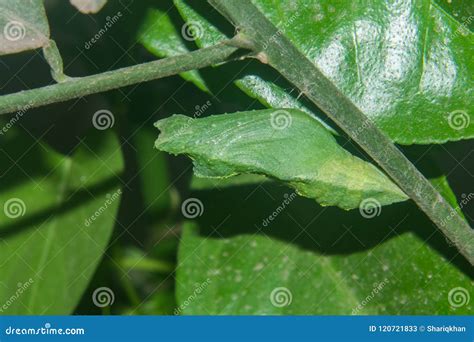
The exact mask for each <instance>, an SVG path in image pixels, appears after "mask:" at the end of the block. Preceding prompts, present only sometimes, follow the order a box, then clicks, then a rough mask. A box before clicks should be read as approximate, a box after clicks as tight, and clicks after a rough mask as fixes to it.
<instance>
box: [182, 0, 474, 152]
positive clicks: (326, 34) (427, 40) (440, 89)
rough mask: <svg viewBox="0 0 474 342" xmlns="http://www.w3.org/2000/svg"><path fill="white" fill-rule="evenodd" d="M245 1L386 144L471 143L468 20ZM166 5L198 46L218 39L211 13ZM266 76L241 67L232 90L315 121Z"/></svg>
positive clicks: (394, 8)
mask: <svg viewBox="0 0 474 342" xmlns="http://www.w3.org/2000/svg"><path fill="white" fill-rule="evenodd" d="M254 3H255V5H256V6H257V7H258V8H259V9H260V10H261V11H262V12H263V13H264V14H265V15H266V16H267V17H268V19H269V20H270V21H272V22H273V23H274V24H275V25H276V26H277V27H278V28H279V29H280V30H281V32H283V33H285V34H286V35H287V36H288V38H289V39H290V40H291V41H292V42H293V43H294V44H295V46H296V47H298V48H299V49H300V50H301V51H302V52H303V53H305V54H306V56H307V57H308V58H309V59H310V60H312V61H314V63H315V64H316V65H317V66H318V67H319V68H320V69H321V70H322V72H323V73H324V74H325V75H326V76H327V77H328V78H329V79H330V80H331V81H333V82H334V83H335V84H336V86H337V87H338V88H339V89H340V90H341V91H342V92H343V93H344V94H345V95H346V96H347V97H349V98H350V99H351V100H352V101H353V102H354V103H355V104H356V105H357V106H359V108H360V109H361V110H362V111H363V112H364V113H365V114H366V115H367V116H368V117H370V118H371V119H372V120H373V121H374V123H375V124H376V125H377V126H378V127H379V128H380V129H382V130H383V131H384V132H385V133H387V134H388V135H389V136H390V138H391V139H392V140H393V141H395V142H398V143H401V144H413V143H418V144H429V143H443V142H446V141H454V140H460V139H468V138H473V137H474V124H473V123H472V122H474V113H473V111H472V110H473V108H474V103H473V96H472V95H473V94H472V90H473V84H474V81H473V75H474V62H473V59H472V46H473V44H474V35H473V34H472V32H471V31H470V30H469V28H468V27H467V26H468V23H469V24H470V23H471V21H470V20H468V19H469V18H470V17H471V16H472V14H473V13H465V16H464V18H467V19H465V20H463V22H460V21H457V20H456V18H455V17H452V16H450V15H449V14H447V13H446V12H445V11H443V10H442V9H441V8H440V7H439V5H438V4H437V3H436V2H435V1H433V0H420V1H402V2H389V3H387V2H386V1H383V0H376V1H370V2H368V3H366V2H363V1H352V0H344V1H340V2H337V3H332V2H327V1H312V0H311V1H310V0H296V1H293V0H282V1H271V0H256V1H255V2H254ZM175 4H176V6H177V7H178V10H179V11H180V13H181V14H182V16H183V17H184V19H185V20H186V21H187V22H188V23H194V24H195V25H199V26H200V27H201V29H202V30H201V31H202V34H201V35H199V37H198V39H197V40H196V42H197V43H198V45H200V46H203V47H205V46H210V45H213V44H215V43H217V42H219V41H222V40H223V39H225V38H226V37H227V36H226V35H225V34H224V33H223V32H222V31H221V29H222V27H225V26H216V25H214V23H215V20H216V19H218V18H219V17H220V14H219V13H217V12H216V11H214V10H213V9H211V8H209V6H207V5H206V4H205V3H200V2H195V3H192V4H191V3H190V2H187V1H183V0H175ZM458 16H459V19H460V20H462V17H461V16H460V15H459V13H458ZM275 34H277V33H275ZM267 44H272V42H271V41H270V42H267ZM232 76H233V75H232ZM275 78H276V76H275V74H273V73H271V72H269V70H260V71H258V72H252V70H250V72H249V73H248V74H247V75H245V76H244V77H242V78H240V79H239V80H237V81H236V83H237V85H238V86H239V87H240V88H242V89H243V90H244V91H245V92H246V93H248V94H249V95H250V96H253V97H255V98H257V99H259V100H260V101H261V102H262V103H263V104H265V105H268V106H271V107H274V108H278V107H291V108H299V109H302V110H305V111H308V112H313V113H314V114H315V115H320V113H318V112H316V111H314V110H313V109H311V108H308V107H307V106H305V105H304V104H303V103H302V102H300V101H298V99H297V98H298V96H293V95H298V93H297V92H293V90H294V89H293V90H292V89H290V90H288V89H285V87H282V86H281V85H279V84H277V83H275V82H273V80H274V79H275ZM292 93H295V94H292Z"/></svg>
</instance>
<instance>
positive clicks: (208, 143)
mask: <svg viewBox="0 0 474 342" xmlns="http://www.w3.org/2000/svg"><path fill="white" fill-rule="evenodd" d="M156 126H157V127H158V129H159V130H160V131H161V134H160V135H159V137H158V140H157V141H156V143H155V146H156V148H158V149H159V150H162V151H166V152H170V153H173V154H186V155H188V156H190V157H191V158H192V159H193V161H194V172H195V174H196V175H197V176H200V177H211V178H226V177H230V176H233V175H237V174H248V173H255V174H262V175H266V176H269V177H271V178H275V179H277V180H280V181H283V182H284V183H286V184H288V185H289V186H291V187H293V188H294V189H296V191H297V193H299V194H300V195H302V196H305V197H309V198H314V199H316V200H317V201H318V202H319V203H321V204H322V205H337V206H339V207H341V208H344V209H352V208H356V207H358V206H359V205H360V203H361V201H362V200H364V199H368V198H371V199H372V200H374V201H376V202H378V203H380V204H382V205H383V204H390V203H393V202H399V201H403V200H406V199H407V197H406V196H405V195H404V194H403V193H402V192H401V191H400V190H399V189H398V187H397V186H395V185H394V184H393V183H392V182H391V181H390V180H389V179H388V178H387V177H386V176H385V175H384V174H383V173H382V172H380V171H379V170H378V169H377V168H375V167H374V166H373V165H372V164H370V163H367V162H364V161H362V160H361V159H359V158H357V157H354V156H352V155H351V154H350V153H349V152H347V151H346V150H344V149H343V148H341V147H340V146H339V145H338V144H337V142H336V140H335V139H334V137H333V136H332V135H331V134H330V133H329V132H328V131H327V130H326V129H325V128H324V127H323V126H322V125H321V124H320V123H319V122H318V121H317V120H316V119H314V117H312V116H310V115H308V114H306V113H304V112H301V111H298V110H283V109H280V110H271V109H270V110H261V111H250V112H240V113H235V114H226V115H217V116H211V117H207V118H202V119H192V118H189V117H186V116H183V115H174V116H172V117H170V118H166V119H163V120H160V121H158V122H157V124H156Z"/></svg>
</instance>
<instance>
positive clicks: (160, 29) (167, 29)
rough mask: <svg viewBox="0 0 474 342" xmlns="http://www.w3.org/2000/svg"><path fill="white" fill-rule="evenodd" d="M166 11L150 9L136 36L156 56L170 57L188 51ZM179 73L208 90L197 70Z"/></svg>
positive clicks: (202, 88) (200, 87)
mask: <svg viewBox="0 0 474 342" xmlns="http://www.w3.org/2000/svg"><path fill="white" fill-rule="evenodd" d="M168 12H169V11H168ZM168 12H164V11H162V10H159V9H150V10H149V11H148V13H147V16H146V18H145V21H144V23H143V26H142V28H141V31H140V33H139V36H138V40H139V41H140V43H142V44H143V46H145V47H146V48H147V49H148V51H150V52H152V53H153V54H155V55H156V56H158V57H171V56H176V55H180V54H183V53H186V52H189V51H190V49H189V48H188V45H187V44H186V43H185V42H184V41H183V39H182V35H181V33H180V32H179V31H178V29H177V28H176V27H175V25H174V23H173V22H172V20H171V18H170V16H169V13H168ZM183 28H184V29H185V28H186V27H184V26H183V27H182V29H183ZM188 43H189V42H188ZM180 75H181V76H182V77H183V78H184V79H185V80H187V81H190V82H193V83H194V84H195V85H196V86H197V87H198V88H199V89H201V90H203V91H209V89H207V86H206V82H205V81H204V80H203V78H202V77H201V75H200V73H199V70H192V71H186V72H183V73H181V74H180Z"/></svg>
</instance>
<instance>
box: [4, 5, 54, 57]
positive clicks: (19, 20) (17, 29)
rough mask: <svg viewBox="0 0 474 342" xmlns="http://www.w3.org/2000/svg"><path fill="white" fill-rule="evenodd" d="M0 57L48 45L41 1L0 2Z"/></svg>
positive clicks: (47, 32) (46, 23) (45, 20)
mask: <svg viewBox="0 0 474 342" xmlns="http://www.w3.org/2000/svg"><path fill="white" fill-rule="evenodd" d="M0 30H1V31H0V55H7V54H10V53H16V52H22V51H26V50H32V49H37V48H40V47H42V46H45V45H47V44H48V43H49V26H48V20H47V18H46V13H45V10H44V6H43V1H42V0H17V1H11V0H0Z"/></svg>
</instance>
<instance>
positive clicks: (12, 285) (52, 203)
mask: <svg viewBox="0 0 474 342" xmlns="http://www.w3.org/2000/svg"><path fill="white" fill-rule="evenodd" d="M97 132H98V133H97ZM97 132H96V136H95V137H94V136H91V137H87V138H86V139H84V140H83V141H82V142H80V143H79V144H78V146H77V149H76V150H75V152H74V153H73V154H71V155H69V156H67V155H62V154H59V153H57V152H55V151H54V150H52V149H51V148H49V147H47V146H45V145H43V144H42V143H41V142H40V141H36V140H35V139H33V138H32V137H31V136H30V135H27V134H21V135H17V136H14V135H13V134H10V133H12V132H8V137H7V138H8V139H9V140H8V141H7V143H6V144H4V145H2V151H1V153H0V165H2V184H3V189H2V192H1V193H0V204H1V209H2V210H1V212H0V313H1V314H8V315H13V314H50V315H53V314H54V315H64V314H71V313H72V312H73V310H74V308H75V307H76V305H77V303H78V302H79V299H80V298H81V296H82V294H83V292H84V290H85V289H86V287H87V285H88V283H89V281H90V278H91V277H92V275H93V273H94V271H95V269H96V267H97V265H98V263H99V261H100V260H101V258H102V257H103V253H104V252H105V248H106V246H107V243H108V240H109V238H110V235H111V233H112V229H113V227H114V225H115V215H116V212H117V209H118V206H119V203H120V197H121V190H120V185H121V184H119V181H118V180H117V176H118V175H119V174H120V172H121V171H122V167H123V165H122V155H121V150H120V146H119V145H118V141H117V140H116V138H115V137H114V136H113V135H112V134H108V133H106V132H103V131H97ZM91 300H92V299H91Z"/></svg>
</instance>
